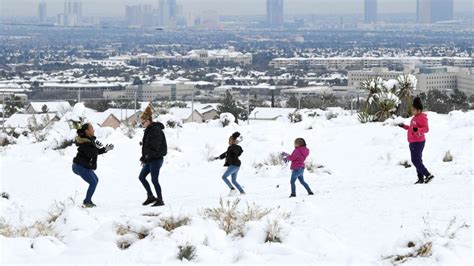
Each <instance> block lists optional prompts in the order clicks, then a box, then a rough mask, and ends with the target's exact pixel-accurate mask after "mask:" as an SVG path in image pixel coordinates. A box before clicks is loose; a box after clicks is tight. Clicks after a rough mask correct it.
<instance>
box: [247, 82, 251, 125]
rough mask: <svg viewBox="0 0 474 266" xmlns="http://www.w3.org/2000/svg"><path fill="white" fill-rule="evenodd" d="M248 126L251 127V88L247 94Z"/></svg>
mask: <svg viewBox="0 0 474 266" xmlns="http://www.w3.org/2000/svg"><path fill="white" fill-rule="evenodd" d="M247 125H250V88H249V91H248V93H247Z"/></svg>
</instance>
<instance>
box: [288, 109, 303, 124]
mask: <svg viewBox="0 0 474 266" xmlns="http://www.w3.org/2000/svg"><path fill="white" fill-rule="evenodd" d="M288 119H290V121H291V123H299V122H301V121H303V116H302V115H301V114H300V113H299V112H294V113H291V114H288Z"/></svg>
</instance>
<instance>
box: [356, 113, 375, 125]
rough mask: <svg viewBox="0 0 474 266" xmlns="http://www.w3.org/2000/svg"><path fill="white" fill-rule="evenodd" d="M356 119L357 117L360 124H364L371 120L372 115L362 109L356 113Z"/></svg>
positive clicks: (372, 118) (372, 119)
mask: <svg viewBox="0 0 474 266" xmlns="http://www.w3.org/2000/svg"><path fill="white" fill-rule="evenodd" d="M357 119H359V121H360V122H361V123H362V124H365V123H370V122H373V121H374V116H373V115H371V114H369V113H368V112H367V111H362V112H359V113H358V114H357Z"/></svg>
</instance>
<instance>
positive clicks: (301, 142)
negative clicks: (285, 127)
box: [295, 138, 306, 147]
mask: <svg viewBox="0 0 474 266" xmlns="http://www.w3.org/2000/svg"><path fill="white" fill-rule="evenodd" d="M295 143H296V144H298V145H299V146H298V147H301V146H303V147H306V141H305V140H304V139H303V138H297V139H295Z"/></svg>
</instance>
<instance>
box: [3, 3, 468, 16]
mask: <svg viewBox="0 0 474 266" xmlns="http://www.w3.org/2000/svg"><path fill="white" fill-rule="evenodd" d="M40 1H41V0H0V15H2V16H3V15H6V16H24V15H28V16H35V15H36V13H37V6H38V3H39V2H40ZM45 1H46V3H47V4H48V9H47V10H48V16H54V15H55V14H57V13H59V12H61V10H62V7H63V3H64V0H45ZM82 2H83V3H84V15H86V16H88V15H91V16H123V15H124V12H125V11H124V10H125V8H124V6H125V5H126V4H139V3H147V4H152V5H154V6H158V0H82ZM265 2H266V1H265V0H178V3H179V4H182V5H183V9H184V13H201V12H202V11H203V10H216V11H218V12H219V14H221V15H239V14H245V15H263V14H265ZM363 2H364V0H285V12H286V14H295V13H298V14H352V13H362V12H363ZM378 2H379V12H381V13H397V12H413V13H414V12H415V10H416V0H378ZM454 8H455V11H456V12H457V11H474V0H454Z"/></svg>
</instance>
